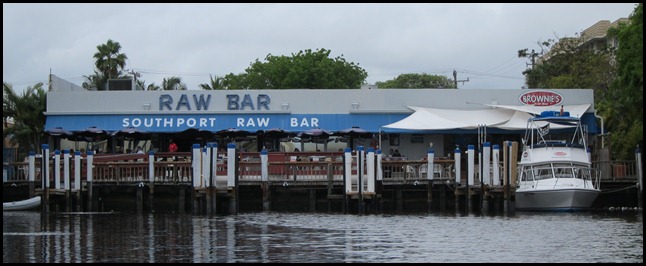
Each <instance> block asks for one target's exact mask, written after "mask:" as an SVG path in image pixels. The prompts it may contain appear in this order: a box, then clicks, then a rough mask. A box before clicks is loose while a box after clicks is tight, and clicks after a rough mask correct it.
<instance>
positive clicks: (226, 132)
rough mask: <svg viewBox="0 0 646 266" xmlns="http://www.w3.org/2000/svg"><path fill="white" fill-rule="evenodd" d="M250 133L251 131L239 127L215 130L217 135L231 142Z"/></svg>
mask: <svg viewBox="0 0 646 266" xmlns="http://www.w3.org/2000/svg"><path fill="white" fill-rule="evenodd" d="M250 134H251V132H249V131H246V130H243V129H237V128H227V129H222V130H219V131H216V132H215V136H216V137H218V138H223V139H228V140H230V142H233V141H234V140H235V139H236V138H244V137H246V136H249V135H250Z"/></svg>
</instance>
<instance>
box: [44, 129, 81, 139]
mask: <svg viewBox="0 0 646 266" xmlns="http://www.w3.org/2000/svg"><path fill="white" fill-rule="evenodd" d="M45 132H47V134H49V135H50V136H53V137H72V136H74V132H72V131H70V130H67V129H64V128H62V127H55V128H52V129H48V130H45Z"/></svg>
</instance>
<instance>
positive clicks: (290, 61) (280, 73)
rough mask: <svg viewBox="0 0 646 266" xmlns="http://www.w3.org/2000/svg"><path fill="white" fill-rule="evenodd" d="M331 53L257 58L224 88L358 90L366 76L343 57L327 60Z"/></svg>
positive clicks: (320, 51)
mask: <svg viewBox="0 0 646 266" xmlns="http://www.w3.org/2000/svg"><path fill="white" fill-rule="evenodd" d="M330 52H331V51H330V50H326V49H318V50H316V51H312V50H309V49H307V50H304V51H299V52H298V53H297V54H292V55H291V56H274V55H271V54H269V55H267V56H266V57H265V61H266V62H260V61H259V60H258V59H256V61H255V62H253V63H252V64H251V65H250V66H249V67H248V68H247V69H246V70H245V73H243V74H240V75H234V74H228V75H226V76H225V77H224V80H222V84H223V85H224V86H223V87H224V89H353V88H359V87H361V84H363V83H364V82H365V79H366V78H367V77H368V74H367V73H366V71H365V70H364V69H362V68H361V67H359V65H358V64H355V63H352V62H347V61H346V60H345V59H344V58H342V56H343V55H341V56H340V57H336V58H329V55H330Z"/></svg>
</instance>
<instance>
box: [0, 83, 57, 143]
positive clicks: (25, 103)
mask: <svg viewBox="0 0 646 266" xmlns="http://www.w3.org/2000/svg"><path fill="white" fill-rule="evenodd" d="M2 89H3V94H2V121H3V123H4V126H5V129H4V130H3V131H2V136H3V138H6V137H9V141H10V142H11V144H13V145H15V144H18V147H19V148H18V154H27V152H28V151H30V150H32V151H33V150H35V149H38V148H40V143H41V141H42V137H43V136H44V135H43V134H44V127H45V114H44V112H45V110H46V103H47V95H46V93H45V89H43V83H42V82H41V83H37V84H36V85H34V86H33V87H27V90H25V91H24V92H23V93H22V95H21V96H20V95H17V94H16V92H15V91H14V90H13V86H12V85H11V84H9V83H6V82H3V83H2ZM11 123H13V125H11V126H9V124H11Z"/></svg>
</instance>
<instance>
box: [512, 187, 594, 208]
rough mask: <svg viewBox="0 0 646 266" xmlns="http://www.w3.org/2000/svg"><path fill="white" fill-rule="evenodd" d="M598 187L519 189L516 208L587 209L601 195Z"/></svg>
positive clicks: (516, 194) (516, 196)
mask: <svg viewBox="0 0 646 266" xmlns="http://www.w3.org/2000/svg"><path fill="white" fill-rule="evenodd" d="M599 193H600V191H599V190H596V189H559V190H526V191H522V190H517V191H516V193H515V198H516V199H515V202H516V206H515V208H516V210H521V211H522V210H525V211H585V210H589V209H590V208H591V207H592V204H593V203H594V201H595V200H596V199H597V197H598V196H599Z"/></svg>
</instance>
